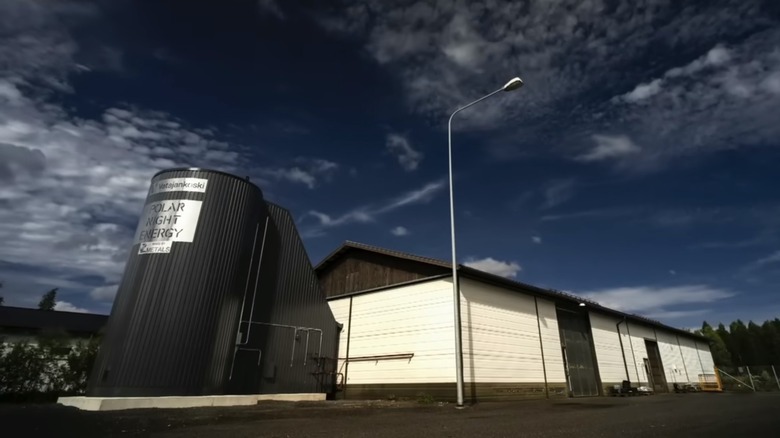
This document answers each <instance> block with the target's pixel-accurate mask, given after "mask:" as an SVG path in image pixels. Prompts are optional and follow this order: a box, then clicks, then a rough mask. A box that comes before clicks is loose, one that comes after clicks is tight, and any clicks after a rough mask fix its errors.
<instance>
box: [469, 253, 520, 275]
mask: <svg viewBox="0 0 780 438" xmlns="http://www.w3.org/2000/svg"><path fill="white" fill-rule="evenodd" d="M464 265H466V266H469V267H471V268H474V269H479V270H480V271H484V272H487V273H490V274H495V275H500V276H502V277H512V278H514V277H515V276H517V273H518V272H520V271H521V270H522V268H521V267H520V265H519V264H517V262H511V261H509V262H505V261H501V260H496V259H494V258H493V257H486V258H484V259H475V258H469V259H468V260H466V262H465V263H464Z"/></svg>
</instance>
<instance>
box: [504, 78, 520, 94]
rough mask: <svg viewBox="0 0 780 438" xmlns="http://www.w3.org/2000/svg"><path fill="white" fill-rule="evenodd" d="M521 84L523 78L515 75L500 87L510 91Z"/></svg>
mask: <svg viewBox="0 0 780 438" xmlns="http://www.w3.org/2000/svg"><path fill="white" fill-rule="evenodd" d="M522 86H523V80H522V79H520V78H517V77H516V78H514V79H511V80H510V81H509V82H507V83H506V85H504V87H503V88H502V90H504V91H512V90H517V89H518V88H520V87H522Z"/></svg>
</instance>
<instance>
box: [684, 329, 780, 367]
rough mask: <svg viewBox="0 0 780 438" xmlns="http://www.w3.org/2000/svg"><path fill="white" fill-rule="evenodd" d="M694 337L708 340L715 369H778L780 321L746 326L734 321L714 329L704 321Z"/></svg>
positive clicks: (779, 363)
mask: <svg viewBox="0 0 780 438" xmlns="http://www.w3.org/2000/svg"><path fill="white" fill-rule="evenodd" d="M696 333H697V334H700V335H703V336H706V337H707V339H709V341H710V351H711V352H712V359H713V360H714V361H715V365H716V366H718V367H736V366H744V365H747V366H750V365H775V366H780V319H778V318H775V319H773V320H769V321H765V322H764V323H763V324H761V325H758V324H756V323H754V322H753V321H750V322H748V323H747V325H745V323H744V322H742V321H741V320H739V319H738V320H736V321H734V322H732V323H731V324H729V326H728V327H726V326H725V325H723V324H722V323H721V324H718V327H717V328H713V327H712V326H711V325H710V324H708V323H707V321H704V323H703V324H702V327H701V330H697V331H696Z"/></svg>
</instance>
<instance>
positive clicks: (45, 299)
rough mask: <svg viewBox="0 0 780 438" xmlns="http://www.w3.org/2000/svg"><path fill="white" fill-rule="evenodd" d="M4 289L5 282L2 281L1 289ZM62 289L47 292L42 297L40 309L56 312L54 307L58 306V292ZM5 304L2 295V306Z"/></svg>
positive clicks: (0, 303)
mask: <svg viewBox="0 0 780 438" xmlns="http://www.w3.org/2000/svg"><path fill="white" fill-rule="evenodd" d="M2 288H3V282H1V281H0V289H2ZM59 289H60V288H58V287H55V288H54V289H52V290H50V291H48V292H46V293H45V294H43V295H42V296H41V301H39V302H38V309H40V310H54V307H55V306H56V305H57V291H58V290H59ZM4 304H5V298H3V296H2V295H0V306H2V305H4Z"/></svg>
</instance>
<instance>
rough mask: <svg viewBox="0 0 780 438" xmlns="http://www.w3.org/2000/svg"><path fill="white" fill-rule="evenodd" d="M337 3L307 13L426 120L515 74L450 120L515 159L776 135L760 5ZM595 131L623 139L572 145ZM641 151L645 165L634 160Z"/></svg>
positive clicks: (684, 147) (538, 0)
mask: <svg viewBox="0 0 780 438" xmlns="http://www.w3.org/2000/svg"><path fill="white" fill-rule="evenodd" d="M340 5H341V7H328V8H325V7H315V8H314V10H313V11H312V12H311V14H312V15H314V16H315V17H317V18H316V21H317V22H319V23H320V24H321V25H322V26H323V27H324V28H325V29H326V30H328V31H332V32H337V33H339V36H341V37H347V38H351V39H352V40H354V41H355V42H356V43H358V44H361V45H362V46H363V48H364V49H365V51H366V52H367V53H368V54H369V55H370V56H372V57H373V58H374V59H375V60H376V62H377V64H378V65H379V66H380V67H381V68H383V69H385V70H386V71H387V72H388V73H389V74H391V75H394V77H395V78H396V79H397V80H398V82H399V83H400V85H401V87H402V89H403V92H404V96H405V98H406V101H407V104H408V106H409V107H410V109H411V110H412V111H414V112H416V113H418V114H420V115H422V116H424V117H428V118H430V119H431V120H444V119H445V118H446V116H447V115H448V114H449V113H450V112H451V111H452V109H454V108H457V107H458V106H460V105H463V104H465V103H467V102H471V101H473V100H474V99H476V98H478V97H479V96H483V95H485V94H486V93H487V92H489V91H492V90H494V89H496V88H498V87H500V86H501V85H502V84H504V83H505V82H506V80H507V79H509V77H511V76H514V75H515V74H516V73H515V72H517V74H521V76H522V77H523V79H524V80H525V82H526V83H527V86H526V87H524V88H523V89H521V90H520V91H518V92H517V93H511V94H499V95H498V96H497V97H496V98H494V99H492V100H491V101H490V102H489V104H488V103H485V104H482V105H480V106H479V109H478V110H476V109H475V110H474V111H470V112H469V113H468V117H464V118H463V119H461V120H459V123H458V124H457V125H456V127H457V128H458V129H485V128H491V132H495V134H494V135H495V136H497V137H501V138H505V139H511V141H505V142H502V145H501V147H500V148H497V149H496V150H499V151H500V157H497V158H498V159H515V158H512V157H516V156H518V155H519V154H517V153H515V152H516V151H529V152H538V151H543V152H545V153H547V152H549V151H552V152H553V153H556V154H559V155H560V156H565V157H573V156H582V158H583V159H585V160H594V161H595V160H601V159H606V158H617V157H618V156H619V157H622V158H624V159H625V161H626V163H620V162H615V163H614V164H615V165H618V166H622V168H623V169H625V170H644V171H649V170H654V169H659V168H663V164H664V163H667V162H670V161H671V160H673V159H674V158H676V157H680V156H684V155H687V154H690V153H710V152H713V151H717V150H722V149H725V148H737V147H744V146H746V145H752V144H761V143H762V142H763V143H768V144H774V143H773V139H776V138H778V136H780V125H779V124H777V123H775V122H774V115H775V114H777V113H778V112H780V98H778V95H780V54H779V53H778V52H777V50H776V42H777V41H778V38H780V29H778V26H777V19H776V18H775V17H774V16H773V15H772V13H771V11H770V10H769V7H768V6H766V5H757V4H756V3H755V2H738V1H730V0H726V1H724V2H709V3H699V4H696V5H687V4H682V3H675V2H668V1H665V0H648V1H645V2H627V1H623V2H618V3H616V4H611V3H609V4H607V3H605V2H604V1H601V0H596V1H586V2H582V1H577V0H562V1H556V2H549V1H546V0H529V1H523V2H510V3H501V4H494V2H486V1H477V2H471V3H469V4H468V5H465V4H464V3H463V2H452V1H448V0H438V1H436V0H434V1H431V2H407V3H406V4H404V5H398V4H395V3H393V4H390V3H389V2H381V1H369V2H361V3H360V4H359V5H358V4H355V3H354V2H350V1H346V0H344V1H342V2H340ZM333 11H338V14H339V15H336V14H335V13H334V12H333ZM725 42H728V44H726V43H725ZM658 53H675V56H665V57H660V58H659V57H658ZM681 60H682V61H681ZM518 121H522V122H518ZM616 127H619V129H616ZM604 133H611V134H610V136H611V137H612V138H618V137H620V136H624V137H626V138H629V139H631V143H630V144H629V143H627V142H624V143H623V145H622V146H619V145H615V144H614V142H613V145H612V146H611V147H610V146H602V147H601V149H600V150H598V151H594V152H593V153H592V154H588V153H586V154H582V151H583V150H584V149H586V148H587V147H588V146H591V145H592V142H593V136H594V135H604ZM487 143H490V142H487ZM631 145H633V147H632V146H631ZM638 146H641V150H638V151H637V147H638ZM596 147H597V148H598V145H597V146H596ZM621 147H622V148H621ZM489 151H492V149H489ZM643 160H647V161H648V164H645V165H640V164H641V162H642V161H643ZM619 161H623V160H619Z"/></svg>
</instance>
